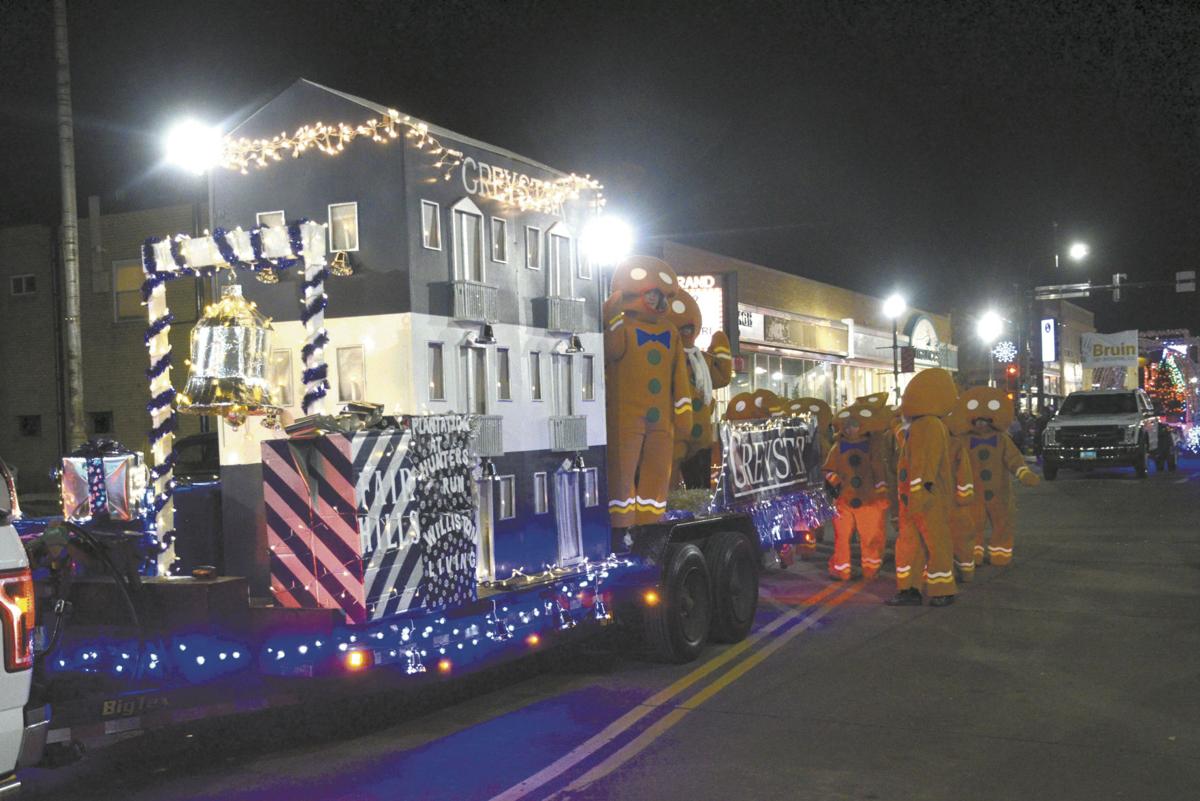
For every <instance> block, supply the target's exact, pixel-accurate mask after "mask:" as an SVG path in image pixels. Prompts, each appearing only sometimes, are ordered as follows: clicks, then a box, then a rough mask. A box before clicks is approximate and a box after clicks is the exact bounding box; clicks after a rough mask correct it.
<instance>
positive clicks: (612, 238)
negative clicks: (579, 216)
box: [579, 214, 633, 267]
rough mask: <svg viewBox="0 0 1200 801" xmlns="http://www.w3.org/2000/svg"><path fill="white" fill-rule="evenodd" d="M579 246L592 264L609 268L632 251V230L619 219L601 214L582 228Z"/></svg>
mask: <svg viewBox="0 0 1200 801" xmlns="http://www.w3.org/2000/svg"><path fill="white" fill-rule="evenodd" d="M579 245H580V247H582V248H583V252H584V253H585V254H586V255H587V257H588V260H589V261H591V262H592V263H593V264H596V265H599V266H601V267H611V266H613V265H614V264H618V263H620V261H621V260H622V259H624V258H625V257H626V256H628V255H629V254H630V252H632V251H633V229H632V228H631V227H630V226H629V223H627V222H625V221H624V220H622V219H620V218H619V217H614V216H612V215H610V214H602V215H600V216H599V217H593V218H592V219H591V220H589V221H588V223H587V225H585V226H584V228H583V235H582V236H580V238H579Z"/></svg>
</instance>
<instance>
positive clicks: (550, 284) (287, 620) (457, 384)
mask: <svg viewBox="0 0 1200 801" xmlns="http://www.w3.org/2000/svg"><path fill="white" fill-rule="evenodd" d="M355 115H357V116H355ZM341 117H346V118H348V119H350V120H351V121H350V122H347V123H341V124H334V125H329V124H325V123H320V122H313V120H318V119H330V118H334V119H336V118H341ZM279 130H284V131H288V130H290V131H293V132H294V133H292V134H287V133H284V134H278V135H276V134H274V133H273V132H274V131H279ZM360 139H361V140H365V141H362V142H355V140H360ZM333 156H336V158H333ZM279 162H283V163H279ZM224 166H226V167H229V168H231V169H229V170H226V171H220V172H218V173H216V174H215V175H214V176H213V177H212V196H213V203H214V206H213V214H214V221H213V222H214V228H213V231H212V232H211V233H210V234H203V235H199V236H196V235H188V234H167V235H162V234H159V235H155V236H153V237H151V238H149V239H147V240H146V242H145V245H144V247H143V253H142V262H143V270H144V277H145V281H144V284H143V298H144V301H145V305H146V308H147V313H148V328H147V330H146V332H145V341H146V345H147V349H148V356H149V363H148V368H147V370H146V378H147V382H148V397H149V400H148V403H147V411H148V414H149V422H150V435H149V441H150V453H149V458H146V457H145V455H144V454H142V453H138V452H134V451H132V450H130V449H128V448H125V447H124V446H122V445H120V444H119V443H115V442H96V443H89V444H88V445H86V446H84V447H83V448H81V449H79V450H78V451H75V452H73V453H71V454H69V455H68V456H66V457H65V458H64V459H63V464H62V473H61V486H62V498H63V516H62V518H61V519H57V520H54V521H50V522H49V524H48V525H46V526H38V527H33V528H30V529H27V530H28V531H29V532H30V533H29V534H28V535H27V537H26V545H27V549H28V550H29V552H30V554H31V556H32V561H33V564H34V568H35V577H36V579H37V591H38V607H39V610H40V611H39V615H40V618H39V623H40V626H39V629H38V632H37V636H36V637H35V645H36V646H37V648H38V651H39V656H38V660H37V663H36V671H37V673H36V681H35V691H34V697H33V698H32V699H31V703H30V707H29V708H30V709H31V710H32V709H37V710H40V711H39V714H42V715H45V716H46V718H47V719H48V720H49V725H48V726H47V727H46V732H47V738H46V748H47V750H46V754H47V755H48V759H47V761H49V762H60V761H65V760H69V759H70V758H73V757H74V756H76V755H78V754H79V753H81V752H82V747H83V746H96V745H103V744H106V743H108V742H112V741H114V740H116V739H123V738H126V737H129V736H133V735H135V734H138V733H144V732H147V731H151V730H154V729H156V728H160V727H166V726H172V725H176V724H179V723H183V722H187V721H194V720H197V719H203V718H209V717H222V716H227V715H233V714H239V713H242V712H248V711H254V710H261V709H264V708H270V707H273V706H277V705H285V704H294V703H298V702H300V701H302V700H304V699H306V698H311V697H313V694H314V693H315V694H317V695H326V696H327V695H329V694H330V693H337V692H344V691H357V690H359V689H361V688H362V687H363V686H364V685H363V684H362V683H361V677H362V676H363V675H364V674H366V675H370V676H372V677H374V683H373V684H372V685H371V686H372V687H378V686H380V685H382V686H387V687H389V688H390V687H393V686H417V685H419V684H420V683H421V682H427V681H432V680H439V679H444V678H447V677H451V676H455V675H460V674H462V673H463V672H465V671H471V670H477V669H480V668H485V667H487V666H489V665H493V664H496V663H497V662H500V661H502V660H506V659H511V658H515V657H519V656H521V655H526V654H529V653H532V652H536V651H538V650H542V649H546V648H549V647H553V646H554V645H556V644H557V643H559V642H563V641H566V640H568V639H571V638H575V637H579V636H587V635H589V634H591V633H595V632H597V631H600V630H602V629H604V628H605V627H608V626H610V625H611V624H618V625H621V626H624V627H628V628H630V629H632V630H633V631H635V632H637V633H638V634H639V635H640V637H641V642H642V643H643V645H642V646H639V647H640V648H642V649H643V650H644V651H647V652H649V653H651V654H653V655H654V656H656V657H657V658H661V659H665V660H671V661H686V660H688V659H691V658H694V657H695V656H696V655H697V654H698V653H699V652H700V650H701V649H702V648H703V647H704V646H705V644H706V643H707V642H708V641H709V640H710V639H712V640H718V641H736V640H738V639H741V638H743V637H745V636H746V634H747V632H748V631H749V629H750V627H751V625H752V623H753V619H754V615H755V611H756V608H757V596H758V592H757V590H758V571H759V569H760V558H759V557H760V554H761V553H763V552H772V551H773V550H774V549H776V548H777V547H779V546H780V545H782V544H785V543H788V542H790V541H791V540H792V539H794V538H795V537H796V536H797V532H801V531H811V530H812V529H814V528H817V527H819V526H820V525H821V524H822V523H823V522H824V520H826V519H828V517H829V515H830V514H831V511H832V510H831V508H830V506H829V503H828V501H827V499H826V497H825V495H824V493H823V491H822V490H821V489H819V486H820V485H819V478H818V477H817V467H818V461H819V455H820V454H819V452H820V445H819V444H818V443H817V438H816V436H815V431H816V424H815V421H814V419H813V418H812V417H808V416H795V417H793V416H787V415H780V416H776V417H773V418H770V419H755V420H739V421H730V422H724V423H722V424H721V425H720V426H719V427H718V431H717V432H716V433H715V434H714V439H715V440H716V441H718V442H719V444H720V447H719V449H718V451H719V455H718V457H717V459H716V461H715V464H714V468H713V483H712V485H711V487H710V488H709V489H707V490H703V491H702V495H703V498H702V500H701V501H700V502H699V503H697V502H695V500H694V499H695V494H694V491H693V494H692V495H691V496H690V497H691V498H692V501H691V502H690V503H689V508H687V509H680V508H672V507H673V504H672V503H670V502H669V501H668V502H663V501H660V500H656V501H655V503H653V504H651V503H647V502H646V501H647V500H648V499H645V498H642V499H641V500H638V497H637V496H636V493H635V500H634V504H635V507H636V508H638V509H641V510H642V511H640V512H638V513H637V514H636V515H635V516H634V518H636V519H632V520H630V521H629V522H625V523H624V524H623V525H621V526H620V527H619V528H614V525H613V523H612V521H614V520H615V519H616V517H615V515H616V514H617V513H618V512H620V508H619V507H620V504H621V503H623V502H624V501H625V499H624V498H617V497H614V496H613V494H612V491H611V489H610V484H609V475H610V473H609V470H608V469H607V467H608V465H609V464H610V463H611V458H612V457H611V452H610V450H609V448H610V444H609V441H608V438H609V436H610V433H609V428H610V427H611V426H614V425H617V426H618V427H619V426H622V425H625V426H626V427H628V421H622V419H621V415H622V414H625V412H623V411H621V410H622V409H623V408H624V407H625V406H627V405H628V404H625V405H622V404H621V403H620V397H619V396H617V395H615V394H614V393H613V392H611V391H610V390H611V387H609V386H608V379H607V378H606V370H605V365H606V364H607V365H608V366H609V368H610V370H608V371H607V372H608V373H609V374H610V375H611V374H612V371H611V368H612V365H613V364H614V363H615V362H614V359H613V358H612V354H611V353H606V350H605V346H606V339H605V335H606V332H608V331H609V330H610V328H611V326H612V325H613V323H614V320H612V319H609V320H606V319H605V315H604V314H602V307H604V306H606V304H605V303H604V301H605V300H606V298H608V285H609V279H610V276H609V275H608V274H607V273H606V272H605V271H606V268H607V267H608V265H604V264H600V263H596V262H593V261H592V260H590V259H588V258H587V256H586V254H584V253H582V252H581V248H580V243H579V239H580V234H581V232H582V230H583V228H584V226H585V225H586V224H587V223H588V222H589V221H590V220H592V219H594V218H596V217H597V216H598V215H599V214H600V213H601V211H602V209H603V198H602V196H601V194H600V185H599V184H598V183H597V182H596V181H594V180H592V179H590V178H581V177H579V176H575V175H569V174H564V173H561V172H559V171H556V170H553V169H551V168H549V167H545V166H544V165H540V164H537V163H536V162H533V161H530V160H529V159H526V158H524V157H521V156H517V155H516V154H513V153H509V152H507V151H503V150H500V149H498V148H493V147H491V146H488V145H484V144H482V143H479V142H476V141H473V140H470V139H468V138H466V137H462V136H459V135H457V134H453V133H452V132H449V131H444V130H441V129H438V128H436V127H434V126H431V125H428V124H426V123H424V122H421V121H418V120H414V119H412V118H409V117H407V116H404V115H401V114H400V113H399V112H396V111H394V110H392V109H388V108H385V107H381V106H378V105H376V104H372V103H369V102H368V101H364V100H361V99H359V98H354V97H352V96H349V95H345V94H342V93H340V92H335V91H333V90H329V89H326V88H324V87H320V86H318V85H316V84H312V83H310V82H307V81H300V82H298V83H297V84H295V85H294V86H293V87H292V88H290V89H288V90H286V91H285V92H284V93H283V94H281V95H280V96H279V97H277V98H276V99H275V100H273V101H271V102H270V103H268V104H267V105H266V106H264V107H263V108H262V109H260V110H259V111H258V112H256V113H255V114H254V115H252V116H251V117H250V118H249V119H248V120H247V121H246V122H245V123H243V125H242V126H240V127H239V128H238V129H236V130H235V131H233V133H232V134H231V135H230V136H229V137H228V138H227V139H226V141H225V150H224ZM622 269H626V274H627V275H628V274H629V270H630V269H632V268H628V267H626V268H622V267H621V266H617V267H616V272H618V273H619V272H620V271H621V270H622ZM634 272H635V273H636V271H634ZM665 274H666V273H665V271H664V272H663V275H665ZM182 278H194V279H196V280H197V281H199V282H202V283H203V285H205V286H206V287H208V288H209V291H210V293H211V295H210V296H211V297H212V300H211V302H210V303H209V304H208V305H207V306H206V307H205V309H204V310H203V314H202V315H201V317H200V319H199V321H198V322H197V323H196V325H195V326H194V328H193V330H192V336H191V352H190V354H189V358H188V359H187V360H186V362H184V361H182V360H179V359H178V357H177V355H176V354H174V353H173V352H172V350H171V345H170V339H169V337H168V333H169V329H170V327H171V325H172V324H173V323H174V320H175V318H174V317H173V315H172V312H171V309H170V308H168V305H167V293H166V291H165V288H166V286H167V285H168V284H169V283H170V282H172V281H175V280H179V279H182ZM653 280H657V279H656V278H653V277H652V281H651V283H653ZM658 289H660V290H661V289H667V290H669V292H670V293H673V292H675V291H676V290H677V287H676V286H675V285H674V283H673V278H672V282H671V285H670V286H665V285H664V286H662V287H658ZM642 291H643V290H642V288H641V287H638V288H637V289H636V290H635V295H638V294H640V293H641V292H642ZM678 291H680V292H681V291H682V290H678ZM609 299H611V298H609ZM654 313H655V314H662V315H664V320H665V313H666V308H665V306H664V307H661V308H657V309H656V311H655V312H654ZM622 319H624V318H622ZM646 320H647V318H646V317H645V316H644V315H643V316H639V315H636V314H635V315H631V316H630V317H629V318H628V325H629V332H630V334H629V341H630V342H631V343H632V345H631V347H632V348H634V350H635V351H637V353H636V354H635V355H637V356H638V357H639V358H643V359H644V360H645V361H646V362H647V363H649V364H653V363H655V361H656V357H657V358H662V354H669V353H671V352H672V348H673V347H678V344H676V342H675V340H676V339H677V338H678V336H679V334H678V332H677V331H676V330H675V329H674V328H673V327H672V326H671V325H670V323H669V322H664V323H663V324H662V325H657V326H656V327H654V328H653V330H650V329H649V328H647V326H649V325H650V324H649V323H648V322H647V321H646ZM622 324H624V323H622ZM719 355H720V356H722V357H723V358H727V356H728V353H727V350H726V351H724V352H721V353H720V354H719ZM606 357H608V358H606ZM692 363H694V364H704V361H703V360H702V359H701V360H696V359H693V360H692ZM183 368H186V370H187V377H186V380H185V381H183V382H181V383H178V384H177V383H176V382H175V381H174V380H173V378H172V371H173V370H176V371H178V372H182V369H183ZM699 383H700V386H702V387H707V386H708V382H705V381H700V382H699ZM695 385H696V382H694V381H693V382H690V383H689V384H688V386H690V387H692V389H687V390H685V389H684V388H683V385H681V386H680V387H679V389H680V392H679V393H675V394H672V395H671V397H670V398H669V402H668V403H667V405H665V406H663V407H662V409H661V410H659V409H658V406H657V405H656V404H657V403H658V398H659V397H660V392H661V390H662V389H663V388H662V387H659V386H658V385H657V379H650V380H648V382H647V383H646V384H645V386H643V387H641V388H640V391H642V392H643V394H644V395H645V397H644V398H643V400H644V401H645V404H648V410H642V411H639V412H638V414H642V415H644V417H642V418H641V419H642V420H643V422H644V421H650V422H653V420H652V419H651V418H654V419H657V418H658V416H659V414H663V415H671V417H668V419H672V420H674V419H676V417H675V415H678V414H680V411H679V410H681V409H683V410H685V411H686V412H687V414H688V415H689V417H690V415H691V413H692V409H693V408H701V407H704V408H708V409H709V413H710V414H711V399H710V398H700V399H697V398H693V397H692V395H693V394H694V392H695V391H696V390H695V389H694V387H695ZM176 386H181V387H182V389H181V390H178V391H177V390H176V388H175V387H176ZM295 387H299V388H300V391H293V389H294V388H295ZM623 389H624V388H622V390H623ZM130 391H131V392H134V391H140V388H135V387H131V388H130ZM706 391H711V390H707V389H706ZM665 394H666V393H663V394H662V396H663V397H665ZM676 394H677V395H678V397H676ZM701 401H704V402H701ZM645 404H644V405H645ZM179 414H203V415H208V416H210V419H212V420H214V422H215V424H216V426H217V431H218V439H219V442H220V462H221V466H220V481H219V482H213V483H212V484H210V485H207V488H206V489H205V492H208V493H209V494H210V495H211V496H212V497H213V498H215V500H216V502H215V503H209V504H202V505H198V506H192V507H188V508H184V507H183V506H178V508H177V501H179V500H180V498H179V497H177V493H176V489H177V484H176V481H175V480H174V476H173V470H174V467H175V466H176V463H177V459H178V454H177V451H176V448H175V431H176V423H177V419H178V415H179ZM606 415H607V416H608V420H606ZM622 430H624V429H622ZM690 430H691V427H690V426H689V431H690ZM672 452H673V449H672V446H671V442H670V440H669V439H668V440H667V444H666V449H665V451H663V452H662V453H661V454H658V453H655V454H653V456H654V458H653V459H651V460H649V461H646V460H644V459H643V457H642V455H640V452H639V454H638V455H634V456H633V457H632V461H630V462H628V463H627V464H626V465H625V468H624V469H626V470H628V469H630V468H632V470H633V471H634V473H635V474H637V480H638V481H639V482H642V481H646V480H650V479H651V476H650V471H651V470H660V471H664V474H663V475H662V476H661V482H659V483H661V484H662V486H663V487H665V486H666V483H667V481H668V475H669V473H670V471H671V469H672V464H671V458H670V455H671V454H672ZM660 457H665V458H660ZM654 481H657V479H654ZM656 486H657V484H656ZM614 504H615V505H614ZM197 509H207V510H210V511H208V512H204V513H203V514H202V513H201V512H198V511H196V510H197ZM647 509H649V510H651V511H649V512H647V511H645V510H647ZM212 510H215V511H212ZM205 514H206V515H207V518H206V519H201V518H202V517H203V516H204V515H205Z"/></svg>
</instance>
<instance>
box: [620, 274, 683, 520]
mask: <svg viewBox="0 0 1200 801" xmlns="http://www.w3.org/2000/svg"><path fill="white" fill-rule="evenodd" d="M612 287H613V293H612V295H610V296H609V298H608V300H606V301H605V302H604V321H605V322H604V377H605V381H606V382H607V393H608V408H607V410H606V411H607V413H608V490H609V502H608V511H609V516H610V518H611V520H612V526H613V528H614V529H624V528H628V527H630V526H633V525H644V524H647V523H654V522H656V521H657V520H658V519H659V518H661V517H662V515H663V514H664V513H665V512H666V510H667V490H668V485H669V483H670V479H671V454H672V452H673V447H674V446H673V443H674V440H675V438H676V437H682V436H684V435H686V434H687V433H688V432H689V431H690V430H691V428H692V395H691V386H690V383H689V381H688V374H687V363H686V357H685V356H684V352H683V343H682V342H681V341H680V337H679V332H678V331H676V330H675V326H673V325H671V323H670V321H669V320H668V319H667V309H668V308H669V305H668V304H670V302H671V300H672V299H673V298H674V297H675V295H676V293H677V292H678V279H677V278H676V276H675V271H674V270H672V269H671V267H670V265H668V264H667V263H666V262H664V261H662V260H660V259H655V258H651V257H649V256H634V257H632V258H630V259H627V260H626V261H625V262H623V263H622V264H621V265H620V266H618V267H617V269H616V271H615V272H614V273H613V281H612Z"/></svg>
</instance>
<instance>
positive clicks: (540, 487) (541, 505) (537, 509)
mask: <svg viewBox="0 0 1200 801" xmlns="http://www.w3.org/2000/svg"><path fill="white" fill-rule="evenodd" d="M549 512H550V479H549V477H548V476H547V475H546V473H545V472H544V471H541V472H537V473H534V474H533V513H534V514H535V515H544V514H549Z"/></svg>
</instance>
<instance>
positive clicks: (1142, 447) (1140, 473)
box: [1133, 440, 1150, 478]
mask: <svg viewBox="0 0 1200 801" xmlns="http://www.w3.org/2000/svg"><path fill="white" fill-rule="evenodd" d="M1147 450H1148V449H1147V448H1146V440H1142V441H1141V443H1139V444H1138V450H1137V456H1135V457H1133V471H1134V472H1135V473H1137V477H1138V478H1145V477H1146V474H1147V473H1148V472H1149V471H1150V465H1149V463H1148V458H1149V454H1147V453H1146V451H1147Z"/></svg>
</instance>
